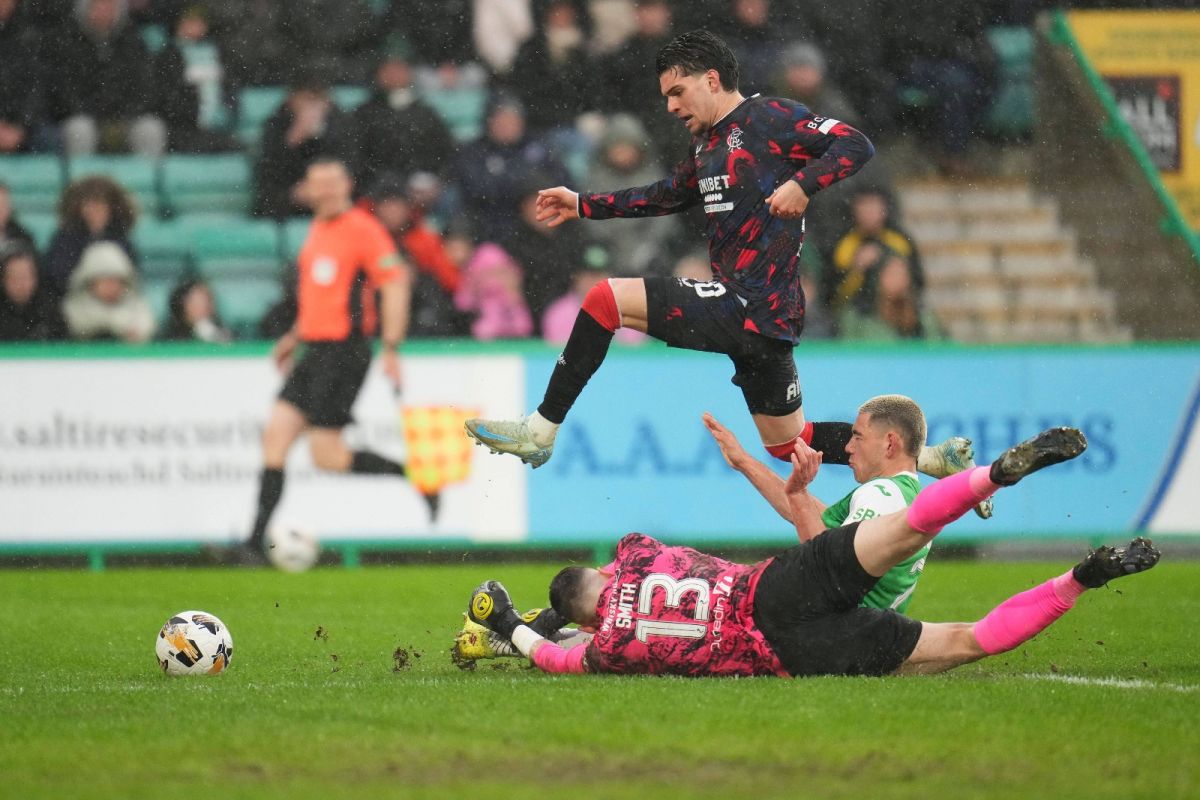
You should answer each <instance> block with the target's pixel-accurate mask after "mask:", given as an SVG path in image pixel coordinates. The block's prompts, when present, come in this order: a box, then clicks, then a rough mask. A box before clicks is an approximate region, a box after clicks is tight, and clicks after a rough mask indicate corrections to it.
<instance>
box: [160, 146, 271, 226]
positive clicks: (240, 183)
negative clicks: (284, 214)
mask: <svg viewBox="0 0 1200 800" xmlns="http://www.w3.org/2000/svg"><path fill="white" fill-rule="evenodd" d="M162 187H163V199H164V201H165V202H166V205H167V207H168V208H169V209H170V210H171V211H172V212H173V213H175V214H193V213H197V212H200V213H206V212H212V213H245V212H247V211H249V210H250V196H251V193H252V182H251V177H250V164H249V162H248V161H247V159H246V157H245V156H243V155H240V154H228V155H206V156H167V158H166V159H165V160H164V161H163V169H162Z"/></svg>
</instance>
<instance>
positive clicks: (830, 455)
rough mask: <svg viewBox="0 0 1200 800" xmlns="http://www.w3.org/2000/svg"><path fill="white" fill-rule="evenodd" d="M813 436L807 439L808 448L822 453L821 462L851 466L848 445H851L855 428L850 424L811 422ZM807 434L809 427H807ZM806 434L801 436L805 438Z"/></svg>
mask: <svg viewBox="0 0 1200 800" xmlns="http://www.w3.org/2000/svg"><path fill="white" fill-rule="evenodd" d="M809 425H812V436H811V437H806V440H807V441H808V446H809V447H811V448H812V449H813V450H817V451H820V452H821V453H822V454H823V455H822V456H821V462H822V463H824V464H849V463H850V454H849V453H847V452H846V445H847V444H849V443H850V434H851V432H852V431H853V430H854V426H853V425H851V424H850V423H849V422H810V423H809ZM804 427H805V429H806V430H805V433H807V432H808V431H807V428H808V425H805V426H804ZM803 435H804V434H801V436H803Z"/></svg>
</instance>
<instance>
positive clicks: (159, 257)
mask: <svg viewBox="0 0 1200 800" xmlns="http://www.w3.org/2000/svg"><path fill="white" fill-rule="evenodd" d="M133 246H134V248H135V249H136V250H137V252H138V260H139V262H140V264H141V267H142V274H143V275H145V276H146V277H147V278H151V277H153V278H161V279H163V280H167V279H169V280H171V281H174V280H178V279H179V278H180V277H182V276H183V274H184V273H185V272H186V271H187V268H188V239H187V236H186V231H185V230H184V229H183V227H182V226H180V225H179V224H178V223H175V222H162V221H161V220H157V219H140V220H138V223H137V225H136V226H134V229H133Z"/></svg>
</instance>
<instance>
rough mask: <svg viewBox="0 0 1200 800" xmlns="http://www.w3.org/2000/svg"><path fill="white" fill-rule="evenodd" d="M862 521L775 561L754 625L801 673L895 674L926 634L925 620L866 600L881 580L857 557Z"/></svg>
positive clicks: (758, 597) (762, 585)
mask: <svg viewBox="0 0 1200 800" xmlns="http://www.w3.org/2000/svg"><path fill="white" fill-rule="evenodd" d="M857 532H858V523H857V522H855V523H852V524H850V525H843V526H842V527H840V528H833V529H832V530H828V531H825V532H824V533H822V534H821V535H820V536H817V537H815V538H813V539H810V540H809V541H807V542H804V543H803V544H801V545H798V546H797V547H792V548H790V549H788V550H786V551H784V552H783V553H782V554H780V555H778V556H776V557H775V559H774V560H773V561H772V562H771V563H770V564H769V565H768V566H767V568H766V571H765V572H763V574H762V577H761V578H759V581H758V590H757V591H756V592H755V595H754V622H755V624H756V625H757V626H758V628H759V630H760V631H762V633H763V636H765V637H766V639H767V641H768V642H769V643H770V644H771V648H772V649H773V650H774V651H775V654H776V655H777V656H779V660H780V661H781V662H782V663H783V666H784V668H785V669H786V670H787V671H788V672H790V673H791V674H792V675H795V676H806V675H887V674H889V673H891V672H894V671H895V670H896V669H897V668H898V667H899V666H900V665H901V664H903V663H904V661H905V659H907V658H908V657H909V656H910V655H912V652H913V650H914V649H916V646H917V640H918V639H919V638H921V623H920V622H918V621H917V620H915V619H911V618H909V617H906V616H903V615H901V614H897V613H896V612H895V611H890V610H888V611H883V610H880V609H878V608H860V607H859V605H858V604H859V603H861V602H862V599H863V598H864V597H866V595H867V592H869V591H871V589H872V587H874V586H875V582H876V581H878V580H879V579H878V578H876V577H874V576H872V575H869V574H867V572H866V570H864V569H863V568H862V565H861V564H859V563H858V557H857V556H856V555H855V554H854V536H855V534H856V533H857Z"/></svg>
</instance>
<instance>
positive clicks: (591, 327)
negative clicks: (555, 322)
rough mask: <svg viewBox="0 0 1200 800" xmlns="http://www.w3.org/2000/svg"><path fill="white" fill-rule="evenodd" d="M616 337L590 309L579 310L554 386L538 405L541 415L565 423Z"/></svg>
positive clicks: (551, 375)
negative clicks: (588, 311) (590, 312)
mask: <svg viewBox="0 0 1200 800" xmlns="http://www.w3.org/2000/svg"><path fill="white" fill-rule="evenodd" d="M612 338H613V331H610V330H609V329H608V328H606V327H604V326H603V325H601V324H600V323H599V322H596V320H595V319H593V318H592V315H591V314H589V313H587V312H586V311H580V312H579V316H578V317H576V318H575V327H573V328H571V336H570V338H568V339H567V346H566V347H564V348H563V351H562V355H561V356H559V357H558V363H557V364H556V365H555V366H554V372H553V373H551V374H550V385H549V386H547V387H546V395H545V397H543V398H542V404H541V405H540V406H538V413H539V414H541V415H542V416H543V417H545V418H546V419H548V420H550V421H551V422H553V423H556V424H560V425H561V424H562V421H563V420H564V419H566V418H567V412H568V411H570V410H571V406H573V405H575V400H576V399H577V398H578V397H579V393H580V392H582V391H583V387H584V386H587V382H588V379H589V378H591V377H592V375H594V374H595V373H596V370H598V369H599V368H600V365H601V364H602V363H604V356H605V355H607V354H608V345H609V344H610V343H611V342H612Z"/></svg>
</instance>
